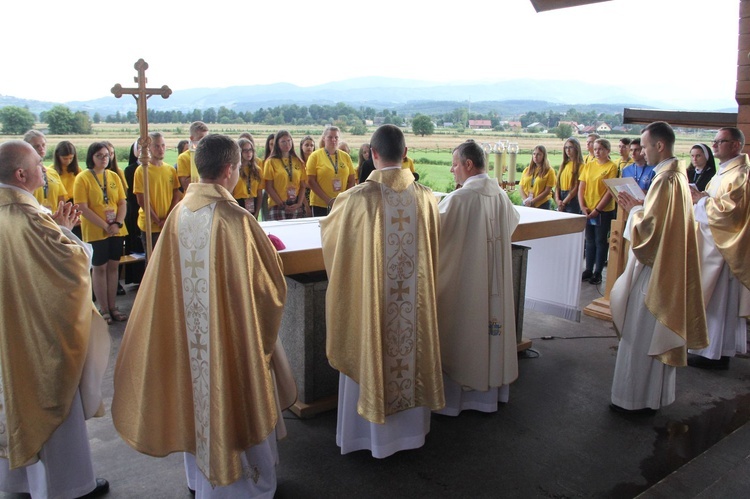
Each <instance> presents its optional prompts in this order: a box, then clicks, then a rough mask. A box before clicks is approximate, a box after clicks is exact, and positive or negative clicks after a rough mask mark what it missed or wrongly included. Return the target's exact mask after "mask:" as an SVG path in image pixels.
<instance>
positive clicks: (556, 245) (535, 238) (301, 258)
mask: <svg viewBox="0 0 750 499" xmlns="http://www.w3.org/2000/svg"><path fill="white" fill-rule="evenodd" d="M516 209H517V210H518V212H519V214H520V216H521V220H520V223H519V225H518V227H517V228H516V230H515V232H514V233H513V235H512V242H513V243H514V252H513V254H514V290H516V291H515V293H516V294H517V295H518V296H525V299H524V300H523V301H518V300H517V303H516V309H517V310H516V316H517V318H518V338H517V340H518V342H519V344H521V341H522V340H521V332H522V330H523V310H524V307H526V308H529V309H531V310H536V311H539V312H543V313H546V314H551V315H556V316H559V317H563V318H566V319H570V320H575V321H579V320H580V315H581V310H580V308H579V305H578V301H579V298H580V292H581V277H580V276H581V272H582V261H583V241H584V233H583V229H584V227H585V224H586V221H585V218H584V217H583V216H581V215H571V214H568V213H560V212H557V211H549V210H539V209H536V208H527V207H522V206H517V207H516ZM261 226H262V227H263V229H264V230H265V232H266V233H267V234H273V235H274V236H276V237H278V238H279V239H281V241H282V242H283V243H284V245H285V246H286V248H285V249H284V250H281V251H280V252H279V254H280V256H281V260H282V262H283V266H284V274H285V275H286V276H287V279H286V282H287V301H286V305H285V307H284V315H283V318H282V322H281V330H280V332H279V336H280V337H281V340H282V342H283V344H284V347H285V350H286V352H287V355H288V356H289V361H290V364H291V366H292V371H293V373H294V377H295V380H296V381H297V385H298V390H299V399H298V402H297V404H295V406H294V407H293V408H292V410H293V411H294V412H295V413H296V414H298V415H299V416H303V417H304V416H309V415H313V414H316V413H318V412H321V411H324V410H328V409H332V408H334V407H335V406H336V393H337V389H338V372H337V371H335V370H333V369H332V368H331V367H330V366H329V365H328V361H327V358H326V355H325V338H326V334H325V293H326V289H327V285H328V281H327V278H326V275H325V265H324V263H323V252H322V249H321V240H320V224H319V218H304V219H298V220H286V221H275V222H261ZM518 269H520V271H519V270H518ZM524 288H525V292H524ZM519 289H520V293H519V291H518V290H519ZM526 343H527V345H528V344H529V343H528V341H526ZM313 403H314V406H312V405H311V404H313Z"/></svg>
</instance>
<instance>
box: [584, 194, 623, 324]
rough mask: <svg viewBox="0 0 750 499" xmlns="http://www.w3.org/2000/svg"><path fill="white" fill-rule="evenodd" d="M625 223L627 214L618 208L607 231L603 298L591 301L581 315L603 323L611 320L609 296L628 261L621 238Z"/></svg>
mask: <svg viewBox="0 0 750 499" xmlns="http://www.w3.org/2000/svg"><path fill="white" fill-rule="evenodd" d="M627 221H628V214H627V213H625V210H623V209H622V208H621V207H619V206H618V207H617V218H615V219H614V220H612V226H611V227H610V229H609V256H608V261H607V285H606V286H605V291H604V296H603V297H602V298H597V299H596V300H594V301H592V302H591V303H589V304H588V305H587V306H586V307H585V308H584V309H583V313H584V314H586V315H588V316H590V317H595V318H597V319H602V320H605V321H611V320H612V311H611V310H610V308H609V294H610V292H611V291H612V286H614V284H615V281H616V280H617V278H618V277H620V275H621V274H622V273H623V271H624V270H625V264H626V263H627V261H628V244H627V243H628V242H627V240H626V239H625V238H624V237H623V232H624V231H625V223H626V222H627Z"/></svg>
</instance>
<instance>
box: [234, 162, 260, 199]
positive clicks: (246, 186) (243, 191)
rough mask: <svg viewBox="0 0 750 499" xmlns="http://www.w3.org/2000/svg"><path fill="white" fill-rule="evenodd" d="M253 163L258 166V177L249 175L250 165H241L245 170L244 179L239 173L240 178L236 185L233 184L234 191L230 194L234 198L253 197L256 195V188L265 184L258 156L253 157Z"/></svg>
mask: <svg viewBox="0 0 750 499" xmlns="http://www.w3.org/2000/svg"><path fill="white" fill-rule="evenodd" d="M255 164H256V165H257V166H258V168H260V179H254V178H252V177H250V167H249V166H243V167H242V169H243V170H244V172H245V177H246V179H243V178H242V176H241V175H240V179H239V180H238V181H237V185H236V186H234V191H232V196H234V198H235V199H247V198H254V197H256V196H257V195H258V189H263V186H264V185H265V182H264V180H263V165H261V164H260V160H259V159H258V158H255Z"/></svg>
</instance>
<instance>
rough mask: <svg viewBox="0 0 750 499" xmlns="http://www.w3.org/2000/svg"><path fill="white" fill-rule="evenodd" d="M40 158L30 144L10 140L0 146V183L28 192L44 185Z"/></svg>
mask: <svg viewBox="0 0 750 499" xmlns="http://www.w3.org/2000/svg"><path fill="white" fill-rule="evenodd" d="M42 168H44V166H43V165H42V157H41V156H40V155H39V154H38V153H37V152H36V151H35V150H34V148H33V147H32V146H31V144H29V143H27V142H24V141H23V140H11V141H8V142H4V143H2V144H0V182H2V183H4V184H8V185H13V186H16V187H20V188H21V189H24V190H26V191H29V192H34V190H36V189H38V188H39V187H41V186H43V185H44V173H43V172H42Z"/></svg>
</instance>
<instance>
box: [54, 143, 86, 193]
mask: <svg viewBox="0 0 750 499" xmlns="http://www.w3.org/2000/svg"><path fill="white" fill-rule="evenodd" d="M52 166H53V167H54V168H55V171H56V172H57V173H58V175H60V180H62V183H63V185H64V186H65V190H66V191H67V192H68V199H66V201H72V200H73V184H74V182H75V180H76V175H78V174H79V173H81V167H80V166H78V153H77V152H76V146H74V145H73V143H72V142H70V141H68V140H63V141H61V142H59V143H58V144H57V146H55V153H54V155H53V156H52Z"/></svg>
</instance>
